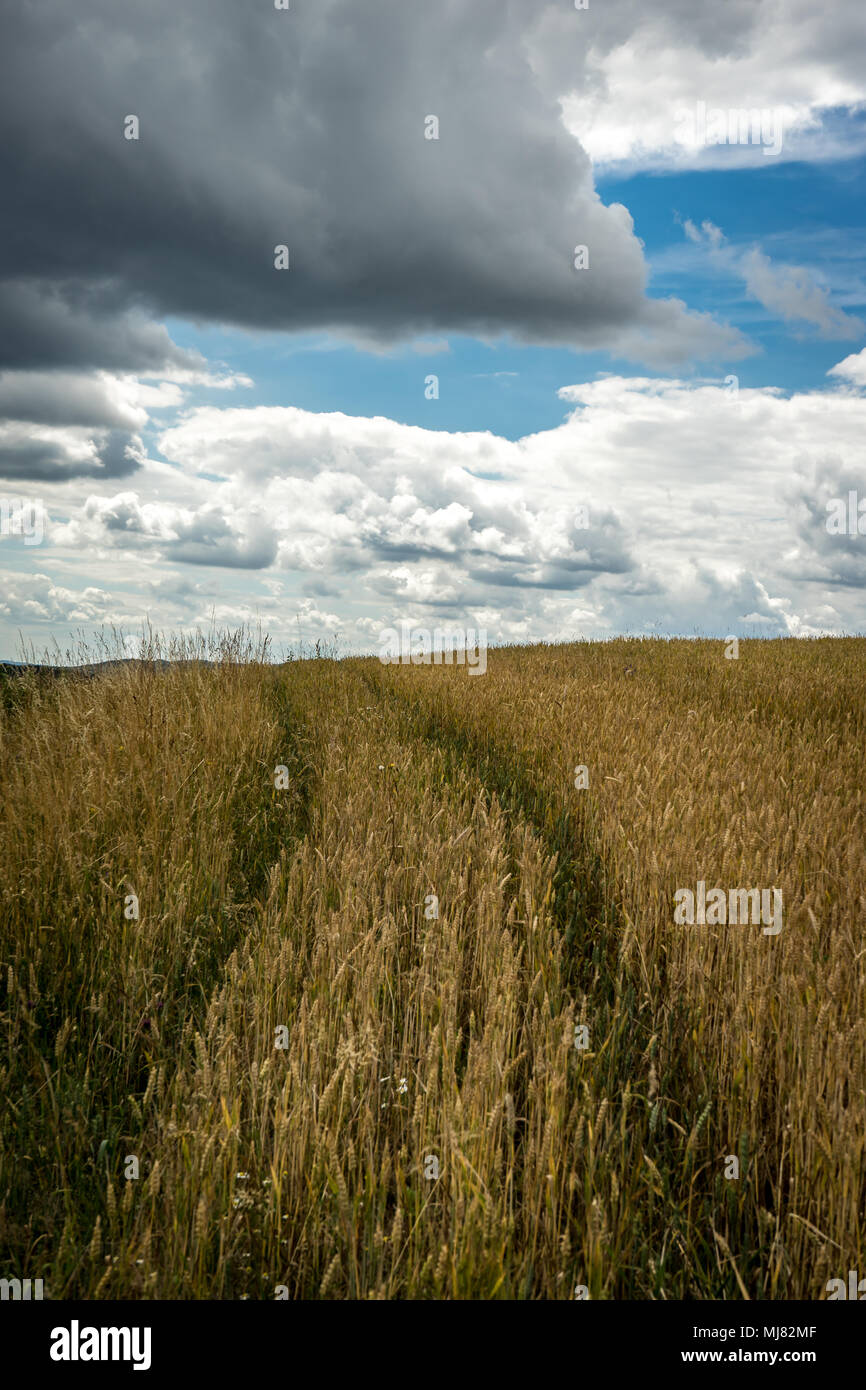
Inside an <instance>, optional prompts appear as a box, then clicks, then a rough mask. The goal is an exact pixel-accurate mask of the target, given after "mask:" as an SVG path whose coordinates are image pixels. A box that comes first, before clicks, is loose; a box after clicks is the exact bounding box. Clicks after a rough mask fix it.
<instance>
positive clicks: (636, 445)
mask: <svg viewBox="0 0 866 1390" xmlns="http://www.w3.org/2000/svg"><path fill="white" fill-rule="evenodd" d="M852 362H853V363H854V365H852ZM846 363H847V364H848V365H847V366H846ZM858 363H859V358H856V359H845V362H842V363H840V364H839V367H838V368H837V369H834V370H836V371H837V373H840V374H843V375H844V376H845V377H846V378H847V379H850V378H852V377H853V378H856V375H857V372H858V371H859V365H857V364H858ZM843 369H844V370H843ZM560 396H561V399H562V400H563V403H564V405H565V406H567V407H568V408H569V413H568V414H567V417H566V418H565V419H564V421H563V423H562V424H561V425H560V426H559V427H557V428H555V429H550V430H545V431H542V432H539V433H537V434H533V435H529V436H527V437H525V438H523V439H519V440H516V441H512V440H508V439H504V438H501V437H498V436H495V435H492V434H490V433H448V432H446V431H434V430H426V429H420V428H418V427H416V426H409V425H402V424H399V423H397V422H395V421H392V420H388V419H385V418H374V419H367V418H356V417H352V416H348V415H344V414H336V413H332V414H315V413H312V412H309V411H304V410H298V409H295V408H277V407H264V406H263V407H258V408H250V409H240V408H228V409H219V408H217V407H214V406H203V407H200V408H198V409H195V410H192V411H189V412H187V413H186V414H184V415H183V416H181V417H180V418H179V419H178V420H177V421H176V422H175V423H174V424H172V425H171V426H170V427H169V428H167V429H165V430H164V431H163V433H162V435H161V436H160V448H161V451H162V452H163V454H164V455H165V458H166V459H168V460H169V461H170V462H169V464H165V463H157V462H156V461H153V460H147V461H144V462H143V464H142V466H141V469H140V470H139V472H138V473H136V475H135V476H134V478H132V479H130V480H129V484H130V485H129V486H124V487H123V488H122V489H121V490H113V489H111V488H110V487H109V486H104V487H102V488H99V489H97V490H93V483H92V480H87V481H86V482H79V483H78V485H77V486H78V495H77V497H75V496H74V495H73V491H72V490H71V484H70V485H67V487H66V490H65V493H64V503H63V508H64V511H65V513H66V514H65V515H64V516H57V515H54V514H53V513H52V516H53V519H52V521H51V523H50V524H49V526H48V528H47V532H46V543H45V546H44V547H43V548H42V550H40V552H39V555H38V563H39V567H40V568H41V569H43V570H45V572H46V574H47V572H48V571H49V569H51V568H52V567H53V565H52V562H53V561H54V560H56V562H57V564H58V565H60V566H64V565H65V566H66V567H67V570H68V573H69V574H71V573H73V572H74V565H75V562H76V560H77V559H78V558H80V557H81V556H82V555H86V556H87V561H88V563H87V570H88V575H89V577H90V578H91V579H93V580H95V581H96V582H97V583H98V584H99V585H100V588H99V589H98V590H93V589H88V590H86V591H82V593H81V594H78V592H77V591H74V590H73V589H72V588H71V587H69V588H67V586H66V585H64V584H55V590H56V592H55V593H54V595H53V597H52V594H51V593H50V592H49V591H45V592H44V593H42V594H41V596H36V597H35V598H33V600H32V602H33V604H35V605H36V606H35V607H32V606H31V607H30V608H29V609H28V608H26V607H22V606H21V605H22V600H21V596H20V594H19V593H18V591H17V590H15V591H13V597H12V599H10V600H8V601H7V604H6V608H5V610H4V615H5V616H6V618H7V620H8V621H10V622H11V621H15V620H17V621H19V622H20V621H24V622H26V621H28V620H30V619H32V620H33V621H41V620H46V621H47V620H48V619H49V618H52V617H57V616H58V614H59V613H60V611H61V609H60V608H59V607H58V604H60V605H61V607H62V605H64V604H65V611H68V612H69V614H75V615H77V616H78V617H81V618H82V620H83V617H84V615H87V614H89V615H95V614H96V613H97V611H98V612H99V613H100V614H103V615H105V616H106V617H107V616H109V615H110V614H111V613H112V611H113V610H112V608H111V605H110V604H108V603H107V602H105V601H104V597H97V595H103V596H104V590H105V587H106V584H105V581H106V579H108V581H109V584H110V576H111V575H112V574H115V575H117V574H119V575H121V576H122V584H123V591H122V593H121V594H119V596H118V600H117V604H116V609H117V612H118V613H120V612H122V613H128V612H129V611H135V610H136V605H137V606H138V611H139V613H143V612H144V611H147V612H150V613H151V615H152V616H154V617H155V618H156V619H157V620H159V614H160V612H162V613H163V614H164V620H165V621H170V622H172V623H174V624H175V625H177V624H178V623H179V622H183V621H191V620H192V619H193V616H194V615H198V616H200V615H201V613H202V611H205V610H208V611H209V610H210V609H214V610H215V611H216V610H217V609H218V610H219V611H221V612H224V613H226V614H228V613H232V614H235V615H238V614H244V613H245V614H246V615H247V616H248V617H250V618H256V617H258V618H260V619H263V620H264V619H265V618H266V619H267V620H268V622H269V623H270V624H271V625H272V626H273V629H274V631H275V634H276V635H277V636H278V637H281V638H285V639H286V640H291V638H292V634H293V631H294V629H295V627H296V619H297V616H299V615H303V623H304V631H305V635H306V636H307V638H309V637H310V636H312V635H314V634H313V633H312V632H311V630H310V629H311V625H314V624H315V623H316V622H317V621H319V622H321V623H322V625H323V627H326V628H327V629H328V631H329V632H331V631H333V630H336V628H337V627H339V628H340V630H341V631H342V633H343V635H344V638H345V640H346V642H347V643H348V644H349V646H352V647H356V648H357V647H363V646H365V645H366V646H369V645H371V642H370V635H371V632H372V631H373V630H374V629H375V630H378V627H381V626H382V625H388V624H390V623H392V622H394V621H395V620H396V619H398V618H400V617H412V618H414V619H416V620H419V621H420V620H422V619H425V618H426V619H430V618H437V620H438V617H439V616H441V617H443V618H447V619H448V620H449V621H458V620H463V621H464V622H465V623H466V624H469V623H470V622H473V621H474V622H476V623H477V622H480V621H481V618H480V616H479V615H482V614H483V615H485V616H486V620H487V622H488V625H489V630H490V634H491V638H493V637H497V638H500V639H503V640H506V639H514V638H518V637H525V636H529V635H533V636H548V637H552V636H556V637H569V636H574V635H576V634H578V633H584V634H586V635H592V634H603V633H605V632H612V631H621V630H628V629H636V630H640V631H650V632H689V631H694V630H698V631H706V632H715V633H720V632H722V631H724V632H728V631H740V632H745V631H749V630H756V631H758V630H760V631H769V632H790V633H800V634H803V633H809V632H817V631H834V630H843V629H849V630H853V629H854V628H856V627H858V626H860V625H861V624H862V615H861V612H860V607H859V605H860V600H861V597H862V591H863V588H864V586H866V564H864V554H866V537H859V536H855V537H851V536H837V535H834V534H831V533H830V532H829V531H828V529H827V526H826V520H827V502H828V501H829V499H830V498H832V497H834V496H836V497H847V495H848V492H849V491H850V490H851V488H853V487H855V486H856V485H857V482H858V478H859V479H860V480H861V485H862V480H863V470H862V464H861V462H860V453H861V448H862V443H861V441H862V438H863V434H864V428H866V395H864V394H862V393H861V392H860V391H858V390H857V389H855V387H854V386H852V385H848V384H846V385H842V386H839V387H830V388H827V389H825V390H821V391H811V392H801V393H797V394H794V395H792V396H790V397H789V396H785V395H783V394H782V393H781V392H780V391H778V390H745V389H743V390H737V389H736V382H735V381H733V380H732V381H731V382H730V384H729V385H725V384H724V383H721V382H711V381H704V382H697V383H695V382H685V381H682V380H679V379H676V378H622V377H615V376H606V377H601V378H599V379H597V380H594V381H590V382H583V383H579V384H575V385H571V386H568V387H564V388H563V389H562V390H561V391H560ZM215 478H216V479H217V480H218V481H214V479H215ZM49 510H51V508H50V506H49ZM118 563H119V564H120V569H118ZM46 582H47V581H46ZM16 594H17V598H16V597H15V595H16ZM58 594H59V595H60V597H59V598H58V597H57V595H58ZM323 602H324V606H322V604H323ZM371 624H372V627H371Z"/></svg>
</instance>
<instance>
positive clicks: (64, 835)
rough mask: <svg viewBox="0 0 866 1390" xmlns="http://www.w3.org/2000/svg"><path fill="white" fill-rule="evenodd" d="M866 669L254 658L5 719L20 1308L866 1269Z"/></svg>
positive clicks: (33, 688)
mask: <svg viewBox="0 0 866 1390" xmlns="http://www.w3.org/2000/svg"><path fill="white" fill-rule="evenodd" d="M864 650H866V648H864V641H863V639H856V638H851V639H841V638H836V639H820V640H810V641H793V640H772V641H758V640H755V641H741V642H740V646H739V654H738V656H737V657H736V659H729V657H728V656H726V651H725V644H724V643H723V642H719V641H709V640H707V641H701V640H695V641H690V640H672V641H661V640H629V639H617V640H615V641H610V642H606V643H579V644H576V645H559V646H536V647H523V648H518V647H512V648H503V649H500V650H491V651H490V652H489V654H488V665H487V671H486V673H485V674H483V675H482V674H481V673H480V672H479V673H473V672H471V670H470V669H469V668H467V667H466V666H460V665H456V664H452V665H444V664H442V665H438V664H418V665H415V664H393V665H383V664H382V663H381V662H380V661H379V660H378V659H376V658H370V659H361V658H357V659H343V660H336V659H329V658H325V657H322V658H319V659H309V660H295V661H290V662H287V663H284V664H280V665H277V664H272V663H269V662H267V661H265V660H262V659H260V658H261V656H262V653H261V652H258V653H257V652H256V651H255V650H254V649H248V650H245V649H244V648H243V645H242V643H239V642H235V643H232V642H231V641H229V642H227V643H225V644H224V645H223V647H222V649H219V648H217V649H209V648H205V647H190V648H188V649H183V651H182V652H181V655H183V656H184V657H185V658H186V659H185V660H183V661H178V660H174V661H172V662H171V664H167V665H160V664H159V663H158V662H157V661H156V660H153V656H154V652H153V651H150V652H148V653H146V654H145V655H146V657H147V659H146V660H143V661H140V662H128V663H123V664H118V665H116V666H112V667H106V668H105V670H104V671H102V672H100V673H97V674H95V675H92V676H90V677H89V678H83V677H81V676H76V675H75V674H73V673H70V674H69V675H63V676H61V677H58V678H47V677H44V676H40V675H38V674H33V673H31V674H25V675H20V676H15V677H12V678H10V679H8V680H6V681H5V682H4V683H3V684H2V688H0V696H2V698H0V764H2V774H0V775H2V784H0V785H2V791H0V862H2V865H3V873H2V876H0V1252H2V1260H0V1264H2V1268H3V1270H4V1271H6V1272H9V1273H10V1274H14V1273H18V1274H19V1275H22V1276H23V1275H24V1274H25V1273H26V1274H27V1275H28V1276H33V1277H39V1278H42V1279H43V1280H44V1284H45V1290H46V1297H50V1298H58V1299H61V1298H88V1299H117V1298H122V1299H127V1298H129V1299H132V1298H147V1299H151V1298H155V1299H237V1298H249V1299H274V1298H281V1297H282V1298H289V1299H320V1298H321V1299H346V1298H351V1299H479V1300H487V1299H544V1300H548V1299H563V1300H565V1299H574V1298H575V1297H589V1298H591V1299H667V1300H676V1299H730V1300H740V1299H746V1298H749V1299H810V1300H811V1299H820V1298H824V1297H826V1292H825V1290H826V1286H827V1284H828V1281H830V1280H832V1279H834V1278H839V1277H841V1278H843V1279H844V1278H845V1277H846V1274H847V1271H848V1270H849V1269H855V1270H856V1269H860V1270H864V1271H866V1032H864V1018H866V930H864V926H866V855H864V822H863V816H864V797H866V778H864V775H863V750H864V747H866V660H864ZM171 655H172V656H174V657H177V656H178V651H177V650H176V649H175V650H173V651H172V652H171ZM205 657H207V658H209V660H208V661H205V660H204V659H200V658H205ZM684 890H688V893H686V892H685V891H684ZM712 890H722V892H721V893H716V895H715V903H716V907H715V910H714V909H713V907H712V906H711V905H710V904H711V900H712V899H713V891H712ZM743 890H745V891H743ZM761 894H763V895H764V897H763V898H761ZM690 895H692V898H693V903H698V904H699V905H700V906H699V907H697V908H696V909H695V911H694V912H693V913H692V917H693V918H694V920H688V919H687V920H683V909H682V907H678V904H682V903H683V902H686V901H687V900H688V899H689V896H690ZM729 895H730V896H729ZM704 899H705V900H706V903H707V906H706V908H705V910H703V911H702V910H701V908H703V904H704ZM723 899H724V906H722V907H720V906H719V904H720V903H722V900H723ZM732 901H733V902H739V903H740V907H741V911H740V919H739V920H734V918H735V913H734V912H733V910H732V909H731V908H730V906H729V904H730V903H731V902H732ZM746 901H748V903H749V906H750V909H751V908H754V907H755V904H756V903H758V902H759V901H761V902H764V903H766V902H767V901H769V902H770V903H772V904H774V915H773V916H772V917H770V916H768V915H767V914H765V915H764V916H763V917H762V916H760V915H755V914H754V913H753V914H752V916H751V917H749V916H748V914H745V913H744V911H743V910H742V908H743V903H745V902H746ZM744 915H745V916H746V918H747V920H745V921H743V920H742V918H743V916H744ZM701 917H703V918H704V919H705V920H703V921H702V920H700V919H701Z"/></svg>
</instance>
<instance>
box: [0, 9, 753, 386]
mask: <svg viewBox="0 0 866 1390" xmlns="http://www.w3.org/2000/svg"><path fill="white" fill-rule="evenodd" d="M538 13H539V7H538V5H537V4H535V3H530V0H505V3H503V0H472V3H467V2H466V0H459V3H458V2H457V0H451V3H449V0H441V3H437V4H410V3H406V2H405V0H366V3H364V4H358V3H356V0H293V4H292V7H291V9H290V10H288V11H277V10H275V9H274V8H273V5H272V4H270V3H266V2H265V0H262V3H260V4H258V5H249V4H248V5H238V4H237V3H235V0H187V3H185V4H183V5H177V4H175V3H174V0H171V3H169V0H148V3H147V4H145V5H129V4H127V5H121V6H119V5H118V3H117V0H85V3H83V4H76V5H70V4H69V3H68V0H43V3H40V4H39V5H31V6H27V7H19V8H18V10H17V12H15V13H13V14H11V15H9V16H7V20H6V35H5V45H4V54H5V57H4V58H3V60H2V65H3V69H2V74H0V75H2V82H0V116H2V118H3V123H4V128H5V129H6V130H7V131H11V138H7V139H6V140H5V141H4V144H3V148H2V154H0V175H2V187H3V189H4V198H5V202H6V206H7V208H8V209H10V215H9V217H8V218H7V220H6V223H5V227H4V230H3V232H2V240H0V267H2V276H3V279H4V281H6V282H7V283H4V284H3V285H0V296H2V297H3V298H4V299H5V302H6V307H7V309H8V310H9V311H10V313H11V320H12V333H11V334H8V335H7V336H6V339H5V348H6V353H7V354H10V356H9V357H8V360H9V361H10V362H11V361H13V360H14V363H15V365H19V366H23V365H29V366H36V367H40V366H46V365H52V364H63V363H65V364H70V365H76V366H82V365H85V364H90V365H103V366H111V367H114V368H117V369H129V370H139V371H141V370H142V369H143V367H145V366H147V365H151V366H153V365H156V364H157V360H158V359H159V358H160V357H162V358H163V359H164V360H170V359H171V357H172V354H173V353H174V354H177V351H178V350H177V349H175V348H173V345H172V344H171V343H170V340H169V339H168V335H167V334H165V333H164V330H160V329H157V328H156V327H155V326H154V325H148V324H147V322H146V319H145V318H144V317H143V313H144V311H146V312H147V313H150V314H157V315H176V316H186V317H189V318H193V319H208V320H219V321H226V322H232V323H235V324H240V325H249V326H256V327H267V328H280V329H293V328H298V329H301V328H312V327H318V328H322V327H333V328H342V329H345V330H347V331H350V332H354V333H356V334H357V335H363V337H365V338H366V339H368V340H371V339H374V340H379V341H385V340H388V339H390V338H393V337H395V336H406V335H411V334H417V333H419V332H422V331H427V330H438V331H441V330H444V329H447V330H461V331H465V332H472V333H478V334H482V335H487V334H489V335H493V334H496V333H500V332H502V331H506V330H507V331H513V332H515V333H517V334H518V335H519V336H521V337H522V338H524V339H526V340H530V341H548V342H563V343H569V344H573V345H575V346H582V347H603V346H611V345H614V346H615V345H616V342H617V341H618V339H619V338H620V337H622V341H623V342H624V343H626V344H631V345H632V346H634V344H635V343H637V344H638V345H639V347H640V350H641V352H642V353H643V354H644V355H647V354H652V353H653V352H655V353H656V354H659V353H661V354H662V355H664V357H665V360H670V359H671V357H676V355H677V353H678V352H679V353H680V355H686V354H687V353H697V354H698V355H700V354H701V349H706V350H708V351H710V352H713V351H716V350H725V351H727V352H728V353H730V352H731V351H732V350H733V348H734V344H733V342H732V339H733V338H734V337H735V335H732V334H731V333H729V332H728V331H727V330H723V329H720V328H718V327H717V326H715V325H713V324H712V323H711V322H710V321H709V320H705V319H701V318H699V317H697V316H689V315H688V314H687V312H686V311H685V309H684V306H682V305H681V304H678V303H676V302H674V301H648V300H647V299H646V298H645V294H644V290H645V282H646V272H645V265H644V261H643V256H642V252H641V248H640V245H639V243H638V241H637V240H636V239H635V237H634V235H633V232H632V227H631V221H630V218H629V216H628V214H627V212H626V211H625V209H624V208H621V207H618V206H613V207H610V208H605V207H604V206H603V204H602V203H601V202H600V200H599V199H598V197H597V195H596V193H595V191H594V188H593V183H592V173H591V168H590V164H589V161H588V159H587V157H586V155H585V153H584V152H583V150H582V149H581V147H580V145H579V144H578V143H577V142H576V141H575V140H574V139H573V138H572V137H571V136H569V135H568V134H567V133H566V132H565V130H564V129H563V127H562V125H561V123H560V120H559V111H558V106H557V103H556V100H555V96H556V93H555V92H554V91H553V90H552V89H548V90H547V91H545V92H543V91H542V87H541V85H540V83H539V81H538V79H537V76H536V74H535V72H534V71H533V69H532V68H531V67H530V64H529V61H528V56H527V55H528V50H527V49H526V48H525V47H524V38H525V36H526V34H527V31H528V30H529V29H531V28H532V26H533V25H534V24H535V23H536V22H537V20H538ZM572 18H573V21H574V24H573V28H572V31H571V36H570V40H569V42H570V43H571V45H572V48H573V55H574V70H575V74H576V75H578V76H579V73H580V69H581V65H582V61H583V55H584V52H585V49H586V45H587V41H588V34H589V32H590V31H588V30H587V28H586V23H587V15H586V14H578V13H577V12H575V11H572ZM582 26H583V27H582ZM558 42H559V43H561V42H562V40H561V39H558ZM128 115H135V116H137V117H138V118H139V120H140V139H139V140H137V141H135V140H126V139H124V136H123V127H124V118H125V117H126V116H128ZM428 115H435V116H437V117H438V118H439V120H440V123H441V124H440V132H439V133H440V139H439V140H438V141H435V140H425V138H424V121H425V117H426V116H428ZM278 244H285V245H287V246H288V247H289V251H290V256H291V269H290V270H288V271H277V270H275V269H274V247H275V246H276V245H278ZM577 244H585V245H586V246H588V247H589V253H590V268H589V269H588V270H582V271H576V270H575V269H574V266H573V253H574V247H575V246H576V245H577ZM14 278H17V279H19V280H22V279H23V281H24V282H25V285H26V288H23V289H22V287H21V286H20V285H18V286H10V285H9V284H8V281H9V280H10V279H14ZM3 360H4V359H3V358H2V357H0V364H2V361H3Z"/></svg>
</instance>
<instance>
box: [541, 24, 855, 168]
mask: <svg viewBox="0 0 866 1390" xmlns="http://www.w3.org/2000/svg"><path fill="white" fill-rule="evenodd" d="M580 23H581V26H582V27H581V29H580V35H581V39H582V42H581V44H580V47H579V48H578V47H577V45H576V44H575V42H574V20H573V16H572V15H571V14H569V13H568V7H564V6H545V7H542V9H541V10H540V12H539V15H538V19H537V22H536V27H535V33H534V36H533V52H534V61H535V64H536V66H537V68H538V69H539V71H541V72H543V73H544V74H545V75H546V77H547V80H548V81H550V82H552V83H554V84H555V85H556V89H557V91H558V92H559V93H560V94H561V100H562V109H563V116H564V120H565V123H566V125H567V126H568V128H569V130H571V131H572V132H573V133H574V134H575V136H576V137H577V138H578V139H579V140H580V141H581V143H582V145H583V146H584V148H585V149H586V150H587V151H588V152H589V154H590V156H591V158H592V159H593V161H594V162H595V163H596V164H597V165H601V166H606V167H613V168H616V169H618V170H620V171H626V170H628V169H634V168H637V167H639V168H642V169H647V168H658V169H671V168H675V169H688V168H732V167H743V166H746V167H748V166H755V165H757V166H759V167H760V166H767V165H768V164H770V162H771V160H772V161H773V162H776V161H779V162H781V161H785V160H792V159H793V160H802V159H809V160H813V161H814V160H833V159H844V158H850V157H851V156H852V155H859V154H862V153H863V152H864V150H866V126H864V125H863V124H862V123H858V122H853V123H852V122H850V121H846V122H844V123H843V122H841V121H840V120H839V119H838V113H839V112H840V111H845V112H854V113H859V112H862V109H863V105H864V103H866V79H864V74H866V35H864V29H863V24H862V16H861V6H860V2H859V0H837V3H835V4H834V5H833V6H832V7H831V8H829V9H820V8H818V7H816V6H814V5H813V4H811V3H810V0H785V3H784V4H780V3H778V0H736V3H732V0H727V3H726V4H725V5H724V6H722V7H720V6H719V5H718V4H716V3H714V0H666V3H665V4H664V5H646V4H644V3H643V0H619V2H618V3H617V4H616V5H598V6H596V5H591V6H590V7H589V9H588V10H587V11H585V12H582V13H581V15H580ZM648 55H651V61H647V57H648ZM699 103H702V104H703V107H704V112H705V115H706V114H707V113H708V112H710V111H713V110H714V111H720V112H724V113H726V114H727V113H728V112H730V111H732V110H733V111H735V112H737V113H738V118H739V113H741V112H745V113H747V114H748V113H749V112H750V111H757V112H759V113H762V114H763V116H764V125H765V126H766V125H767V124H768V122H767V119H766V118H767V117H770V118H772V119H771V121H770V122H769V124H770V125H772V124H773V122H778V129H779V133H780V135H781V148H780V149H778V151H775V152H774V153H773V154H772V155H770V156H768V155H766V154H765V153H764V147H763V144H762V142H761V141H758V142H756V143H752V138H751V131H750V133H749V138H748V139H747V140H746V141H744V142H742V143H741V142H740V141H739V139H738V140H737V142H736V143H731V144H729V143H727V142H724V143H723V142H719V143H713V142H712V139H710V140H708V143H706V144H705V143H703V142H702V141H701V140H700V139H699V138H698V135H699V131H698V127H699V124H700V121H699V116H698V106H699ZM708 134H709V131H708ZM774 143H775V142H771V141H770V139H769V138H768V139H767V145H771V144H774Z"/></svg>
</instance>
